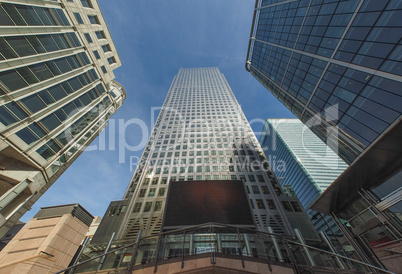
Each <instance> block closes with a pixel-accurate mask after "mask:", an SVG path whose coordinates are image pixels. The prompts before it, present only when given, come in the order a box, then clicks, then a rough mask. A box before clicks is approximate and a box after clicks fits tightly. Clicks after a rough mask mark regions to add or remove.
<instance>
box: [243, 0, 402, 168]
mask: <svg viewBox="0 0 402 274" xmlns="http://www.w3.org/2000/svg"><path fill="white" fill-rule="evenodd" d="M401 9H402V6H401V2H400V1H394V0H390V1H375V0H348V1H327V2H325V1H324V2H323V1H310V0H302V1H276V0H275V1H272V0H263V1H256V9H255V11H254V21H253V26H252V30H251V35H250V43H249V49H248V53H247V63H246V69H247V70H248V71H249V72H250V73H251V74H252V75H253V76H254V77H255V78H256V79H257V80H258V81H260V82H261V83H262V84H263V85H264V86H265V87H266V88H267V89H268V90H269V91H270V92H271V93H272V94H273V95H275V96H276V97H277V98H278V100H280V101H281V102H282V103H283V104H284V105H285V106H286V107H287V108H289V109H290V110H291V111H292V112H293V113H294V114H295V115H296V117H297V118H299V119H300V120H301V121H302V122H303V123H305V124H306V125H307V126H308V127H309V128H311V130H312V131H313V132H314V133H315V134H317V136H318V137H320V138H321V139H322V140H324V142H325V143H327V144H328V145H329V146H331V147H332V148H333V149H334V150H335V151H336V152H337V153H338V154H339V156H340V157H341V158H342V159H343V160H344V161H345V162H346V163H347V164H351V163H352V162H353V161H354V160H355V159H356V158H357V157H358V156H359V155H360V153H361V152H362V151H364V150H365V149H366V148H367V147H369V146H370V144H371V143H373V141H375V140H376V139H378V138H379V137H380V136H381V135H382V134H383V133H385V132H386V131H387V130H388V129H389V128H392V126H394V125H395V124H396V123H397V121H398V119H399V117H400V116H401V107H400V106H401V105H402V96H401V92H400V91H401V90H402V83H401V74H402V66H401V63H400V60H399V58H400V56H401V47H400V45H399V42H400V39H401V35H402V28H401V27H402V26H401V23H400V20H399V18H400V15H401V13H402V10H401ZM334 127H336V131H334V130H335V128H334ZM338 140H339V142H338Z"/></svg>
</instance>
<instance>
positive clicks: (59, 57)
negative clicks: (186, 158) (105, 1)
mask: <svg viewBox="0 0 402 274" xmlns="http://www.w3.org/2000/svg"><path fill="white" fill-rule="evenodd" d="M119 66H121V61H120V58H119V55H118V54H117V51H116V48H115V46H114V43H113V40H112V38H111V35H110V33H109V31H108V28H107V26H106V22H105V20H104V18H103V16H102V13H101V11H100V8H99V6H98V4H97V2H96V1H95V0H81V1H77V0H75V1H71V0H62V1H60V0H55V1H39V0H24V1H22V0H14V1H1V3H0V235H3V234H4V233H5V232H6V231H7V230H8V229H9V228H10V227H11V226H12V225H13V224H14V223H15V222H16V221H17V220H18V219H19V218H20V217H21V216H22V215H23V214H24V213H25V212H26V211H27V210H29V209H30V207H31V205H32V204H33V203H34V202H35V201H36V200H38V198H39V197H40V196H41V195H42V194H43V193H44V192H45V191H46V190H47V189H48V188H49V187H50V186H51V185H52V184H53V183H54V182H55V181H56V179H57V178H58V177H59V176H60V175H61V174H62V173H63V172H64V171H65V170H66V169H67V168H68V167H69V166H70V165H71V163H72V162H73V161H74V160H75V159H76V158H77V157H78V156H79V155H80V154H81V152H82V151H83V150H84V149H85V147H86V146H87V145H88V144H90V143H91V142H92V141H93V140H94V139H95V137H96V136H97V135H98V134H99V132H100V131H101V130H102V129H103V128H104V127H105V126H106V123H107V120H108V118H109V117H110V116H111V115H112V114H113V113H114V112H116V110H117V109H118V108H119V107H120V106H121V104H122V103H123V101H124V99H125V97H126V93H125V90H124V88H123V87H122V86H121V85H120V84H119V83H117V82H116V81H114V80H113V79H114V78H115V76H114V74H113V70H114V69H116V68H117V67H119Z"/></svg>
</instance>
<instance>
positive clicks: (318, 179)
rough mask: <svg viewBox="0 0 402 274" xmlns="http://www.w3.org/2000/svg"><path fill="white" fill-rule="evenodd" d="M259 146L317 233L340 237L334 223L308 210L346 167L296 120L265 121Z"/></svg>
mask: <svg viewBox="0 0 402 274" xmlns="http://www.w3.org/2000/svg"><path fill="white" fill-rule="evenodd" d="M260 144H261V146H262V149H263V150H264V152H265V155H266V156H267V158H268V161H269V162H270V164H271V166H273V165H275V166H276V167H277V168H275V169H274V173H275V175H276V177H278V178H281V184H282V186H284V185H290V186H291V187H292V188H293V190H294V192H295V194H296V195H297V197H298V198H299V200H300V202H301V204H302V205H303V207H304V208H305V209H306V212H307V213H308V214H309V216H310V218H312V221H313V224H314V226H315V227H316V229H317V230H318V231H325V232H326V233H328V234H337V235H341V233H340V230H339V228H338V226H337V225H336V223H335V222H334V220H332V218H331V217H329V216H325V217H324V216H323V215H320V214H317V212H315V211H313V210H311V209H309V207H310V205H311V204H312V202H313V201H315V200H316V199H317V198H318V196H320V195H321V194H322V192H324V191H325V190H326V189H327V187H328V186H329V185H330V184H332V183H333V182H334V181H335V180H336V178H338V176H339V175H340V174H341V173H342V172H343V171H344V170H345V169H346V168H347V167H348V165H347V164H346V163H345V162H344V161H343V160H342V159H340V158H339V156H338V155H336V154H335V152H333V151H332V150H331V149H330V148H329V147H328V146H327V145H326V144H325V143H324V142H323V141H322V140H320V139H319V138H318V137H317V136H316V135H315V134H314V133H313V132H311V130H309V129H308V128H307V127H306V126H304V125H303V123H302V122H300V121H299V120H298V119H267V120H266V121H265V125H264V128H263V130H262V134H261V138H260Z"/></svg>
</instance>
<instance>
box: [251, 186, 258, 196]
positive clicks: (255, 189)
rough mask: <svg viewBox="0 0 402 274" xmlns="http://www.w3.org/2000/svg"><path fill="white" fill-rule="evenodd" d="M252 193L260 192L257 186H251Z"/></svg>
mask: <svg viewBox="0 0 402 274" xmlns="http://www.w3.org/2000/svg"><path fill="white" fill-rule="evenodd" d="M251 188H252V189H253V192H254V194H260V190H259V189H258V186H252V187H251Z"/></svg>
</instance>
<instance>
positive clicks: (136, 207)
mask: <svg viewBox="0 0 402 274" xmlns="http://www.w3.org/2000/svg"><path fill="white" fill-rule="evenodd" d="M141 205H142V204H141V203H136V204H135V206H134V209H133V213H137V212H140V209H141Z"/></svg>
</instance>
